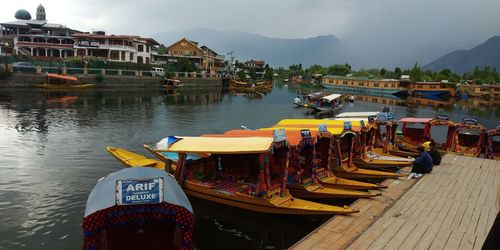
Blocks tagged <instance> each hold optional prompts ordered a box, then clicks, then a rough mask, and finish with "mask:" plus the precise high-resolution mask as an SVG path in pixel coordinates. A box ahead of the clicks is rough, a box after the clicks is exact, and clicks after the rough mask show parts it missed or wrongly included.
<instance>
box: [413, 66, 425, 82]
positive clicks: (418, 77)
mask: <svg viewBox="0 0 500 250" xmlns="http://www.w3.org/2000/svg"><path fill="white" fill-rule="evenodd" d="M423 76H424V72H423V71H422V69H421V68H420V65H418V63H415V65H413V68H412V69H411V70H410V80H412V81H415V82H420V81H422V80H423Z"/></svg>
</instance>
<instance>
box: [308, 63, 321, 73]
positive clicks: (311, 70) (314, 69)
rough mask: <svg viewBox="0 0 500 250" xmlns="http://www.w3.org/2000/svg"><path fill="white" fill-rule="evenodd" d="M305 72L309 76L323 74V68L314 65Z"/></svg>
mask: <svg viewBox="0 0 500 250" xmlns="http://www.w3.org/2000/svg"><path fill="white" fill-rule="evenodd" d="M307 71H308V72H309V73H311V74H324V73H325V68H324V67H323V66H321V65H318V64H314V65H311V67H309V68H308V69H307Z"/></svg>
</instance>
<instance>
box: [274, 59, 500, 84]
mask: <svg viewBox="0 0 500 250" xmlns="http://www.w3.org/2000/svg"><path fill="white" fill-rule="evenodd" d="M274 71H275V73H277V74H278V75H279V77H282V78H286V77H294V76H299V75H301V76H304V75H315V74H321V75H336V76H346V75H350V76H352V77H360V78H368V79H400V78H401V76H402V75H408V76H410V80H412V81H416V82H433V81H436V82H439V81H442V80H447V81H449V82H455V83H458V82H469V83H476V84H492V83H497V82H500V75H499V73H498V71H497V69H496V68H491V67H488V66H486V67H484V68H479V67H475V68H474V69H473V70H471V71H468V72H465V73H463V74H462V75H459V74H457V73H455V72H453V71H452V70H450V69H443V70H440V71H432V70H426V69H423V68H422V67H421V66H420V65H419V64H418V63H415V64H414V65H413V67H412V68H409V69H401V68H399V67H395V68H394V69H393V70H391V69H386V68H381V69H377V68H372V69H358V70H353V69H352V67H351V65H349V64H347V63H345V64H334V65H330V66H327V67H324V66H322V65H318V64H314V65H311V66H310V67H308V68H304V67H302V64H292V65H290V66H289V67H288V69H285V68H283V67H278V68H276V69H275V70H274Z"/></svg>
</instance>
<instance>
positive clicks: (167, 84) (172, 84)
mask: <svg viewBox="0 0 500 250" xmlns="http://www.w3.org/2000/svg"><path fill="white" fill-rule="evenodd" d="M161 86H162V87H163V88H168V89H170V88H177V87H182V86H184V85H183V84H181V81H180V80H177V79H168V78H165V79H163V80H162V85H161Z"/></svg>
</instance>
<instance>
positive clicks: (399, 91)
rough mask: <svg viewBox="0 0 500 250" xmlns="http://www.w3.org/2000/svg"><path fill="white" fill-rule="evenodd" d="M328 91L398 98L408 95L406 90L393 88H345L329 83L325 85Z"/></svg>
mask: <svg viewBox="0 0 500 250" xmlns="http://www.w3.org/2000/svg"><path fill="white" fill-rule="evenodd" d="M323 85H324V86H325V87H326V88H327V89H340V90H346V91H351V92H356V93H370V94H389V95H396V96H403V95H408V92H407V91H406V90H405V89H392V88H367V87H356V86H343V85H333V84H328V83H323Z"/></svg>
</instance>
